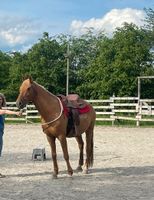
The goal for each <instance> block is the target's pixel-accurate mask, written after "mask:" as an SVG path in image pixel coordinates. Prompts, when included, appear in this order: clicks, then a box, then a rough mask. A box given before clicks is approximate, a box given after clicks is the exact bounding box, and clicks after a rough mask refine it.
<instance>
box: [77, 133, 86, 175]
mask: <svg viewBox="0 0 154 200" xmlns="http://www.w3.org/2000/svg"><path fill="white" fill-rule="evenodd" d="M75 139H76V141H77V143H78V147H79V164H78V166H77V168H76V170H77V171H82V166H83V147H84V142H83V139H82V135H80V136H78V137H76V138H75Z"/></svg>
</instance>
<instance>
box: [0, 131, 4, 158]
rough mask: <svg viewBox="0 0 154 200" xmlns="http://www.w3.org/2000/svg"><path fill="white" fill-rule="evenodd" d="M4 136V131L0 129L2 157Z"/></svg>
mask: <svg viewBox="0 0 154 200" xmlns="http://www.w3.org/2000/svg"><path fill="white" fill-rule="evenodd" d="M3 134H4V130H3V129H2V130H1V129H0V156H1V155H2V148H3Z"/></svg>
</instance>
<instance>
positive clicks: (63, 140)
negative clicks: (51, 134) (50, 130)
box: [58, 135, 73, 176]
mask: <svg viewBox="0 0 154 200" xmlns="http://www.w3.org/2000/svg"><path fill="white" fill-rule="evenodd" d="M58 139H59V141H60V143H61V147H62V150H63V154H64V159H65V161H66V164H67V170H68V174H69V175H71V176H72V175H73V170H72V167H71V165H70V162H69V155H68V148H67V141H66V137H65V136H63V135H61V136H60V137H58Z"/></svg>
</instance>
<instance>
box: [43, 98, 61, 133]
mask: <svg viewBox="0 0 154 200" xmlns="http://www.w3.org/2000/svg"><path fill="white" fill-rule="evenodd" d="M53 96H55V95H53ZM55 97H56V96H55ZM56 98H57V99H58V101H59V104H60V113H59V115H58V117H56V118H55V119H53V120H51V121H49V122H45V123H43V124H42V126H44V125H49V124H51V123H53V122H55V121H57V120H58V119H59V118H60V117H61V116H62V114H63V105H62V102H61V100H60V99H59V98H58V97H56ZM47 128H49V126H48V127H46V128H45V129H47ZM45 129H44V130H45Z"/></svg>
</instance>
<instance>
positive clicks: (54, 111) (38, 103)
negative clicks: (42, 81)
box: [33, 85, 60, 121]
mask: <svg viewBox="0 0 154 200" xmlns="http://www.w3.org/2000/svg"><path fill="white" fill-rule="evenodd" d="M35 90H36V93H37V95H36V97H35V98H34V100H33V103H34V105H35V107H36V108H37V110H38V111H39V113H40V115H41V116H42V117H43V119H44V120H46V121H50V120H52V119H54V118H56V116H57V115H58V114H59V113H60V106H59V101H58V99H57V97H56V96H55V95H53V94H51V93H49V92H48V91H47V90H45V89H44V88H43V87H42V86H40V85H36V86H35Z"/></svg>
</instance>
